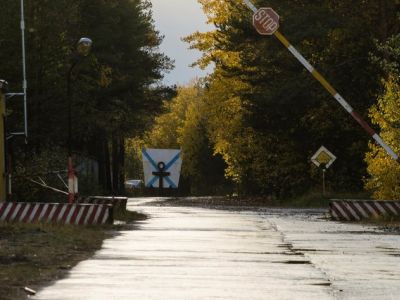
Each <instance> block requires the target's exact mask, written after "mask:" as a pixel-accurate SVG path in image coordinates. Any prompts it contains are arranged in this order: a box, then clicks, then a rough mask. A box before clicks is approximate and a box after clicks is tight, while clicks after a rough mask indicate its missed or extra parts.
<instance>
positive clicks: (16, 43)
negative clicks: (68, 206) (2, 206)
mask: <svg viewBox="0 0 400 300" xmlns="http://www.w3.org/2000/svg"><path fill="white" fill-rule="evenodd" d="M25 4H26V7H25V12H26V41H27V71H28V74H27V75H28V87H29V89H28V93H29V94H28V99H29V134H30V138H29V145H28V146H27V147H26V146H24V145H23V141H16V142H14V149H15V151H16V153H20V152H23V151H25V152H27V153H29V154H26V156H31V157H36V156H43V157H45V155H46V153H49V152H51V150H52V149H53V147H54V146H57V147H61V148H66V146H67V145H66V143H67V142H66V141H67V124H68V114H67V107H68V102H71V104H72V132H73V137H72V145H73V151H74V152H75V153H77V154H79V155H81V156H87V157H94V158H95V159H96V160H97V161H98V162H99V165H100V174H99V177H100V183H101V184H102V186H103V188H104V189H106V190H109V191H113V192H123V181H124V158H125V157H124V155H125V153H124V148H125V147H124V142H125V139H127V138H131V137H134V136H136V135H139V134H141V133H142V132H143V131H144V129H145V128H146V127H147V126H148V124H149V122H150V120H151V118H152V117H153V116H154V114H156V113H157V112H158V111H159V106H160V103H161V101H162V100H164V99H166V98H168V97H170V95H171V94H173V93H174V90H173V88H168V87H164V86H162V85H161V84H160V80H161V79H162V77H163V72H165V71H168V70H169V69H171V68H172V64H171V61H170V60H169V58H168V57H166V56H165V55H164V54H162V53H160V52H159V50H158V47H159V45H160V43H161V41H162V37H161V35H160V34H159V32H158V31H157V30H156V29H155V27H154V23H153V19H152V13H151V3H150V2H149V1H147V0H121V1H114V0H102V1H97V0H83V1H81V0H79V1H78V0H71V1H67V2H66V1H60V0H54V1H26V2H25ZM19 10H20V8H19V2H18V1H13V0H5V1H3V3H2V9H1V10H0V24H1V26H2V27H1V28H2V30H1V32H0V49H1V51H0V60H1V62H2V63H1V64H0V74H1V76H2V78H4V79H6V80H7V81H9V83H10V89H11V90H12V91H19V90H20V89H21V86H20V82H21V81H22V78H21V77H22V76H21V71H20V65H21V63H20V61H21V57H20V56H19V53H21V51H20V38H19V37H20V33H19ZM82 36H87V37H90V38H91V39H92V40H93V51H92V53H91V54H90V55H89V57H87V58H86V59H85V60H81V61H80V62H79V64H77V66H76V67H75V68H74V71H73V72H72V77H71V91H72V93H71V94H72V95H71V98H70V99H68V98H67V92H66V90H67V73H68V70H69V69H70V67H71V65H72V64H73V63H74V62H76V61H77V60H78V58H77V57H76V54H75V53H74V44H75V43H76V41H77V40H78V39H79V38H80V37H82ZM7 106H8V111H9V116H8V124H7V125H8V129H9V130H10V131H20V129H21V128H23V125H22V120H23V117H22V111H23V110H22V105H21V101H20V100H18V99H13V101H10V102H9V103H7ZM49 145H51V147H49ZM22 149H23V151H22ZM14 159H16V160H17V164H19V165H20V164H23V162H22V160H23V157H21V156H17V155H14ZM64 165H66V157H65V159H64ZM43 166H44V165H43ZM48 171H50V170H47V172H48ZM17 188H18V189H19V188H20V187H19V186H18V187H17ZM21 188H22V187H21Z"/></svg>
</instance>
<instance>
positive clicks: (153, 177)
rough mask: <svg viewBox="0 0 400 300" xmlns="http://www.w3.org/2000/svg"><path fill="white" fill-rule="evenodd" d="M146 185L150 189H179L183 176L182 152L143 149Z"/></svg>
mask: <svg viewBox="0 0 400 300" xmlns="http://www.w3.org/2000/svg"><path fill="white" fill-rule="evenodd" d="M142 156H143V170H144V179H145V180H144V183H145V186H146V187H148V188H174V189H176V188H178V186H179V177H180V174H181V167H182V158H181V151H180V150H174V149H143V150H142Z"/></svg>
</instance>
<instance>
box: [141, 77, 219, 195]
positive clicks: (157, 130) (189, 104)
mask: <svg viewBox="0 0 400 300" xmlns="http://www.w3.org/2000/svg"><path fill="white" fill-rule="evenodd" d="M163 108H164V112H163V113H162V114H161V115H159V116H158V117H156V118H155V122H154V125H153V127H152V129H151V130H149V131H148V132H147V133H146V134H145V137H144V143H145V146H146V147H151V148H173V149H181V150H182V159H183V165H182V177H183V180H182V183H183V188H182V189H183V190H185V189H189V190H190V192H191V193H192V194H197V195H204V194H216V193H219V192H221V187H222V188H223V187H224V184H226V182H225V180H224V176H223V175H224V173H223V170H224V163H223V161H222V159H221V157H220V156H219V155H213V154H214V153H213V147H212V144H211V142H210V137H209V133H208V122H209V118H208V116H209V115H208V112H207V107H206V102H205V99H204V87H203V86H202V84H201V82H192V83H191V84H190V85H188V86H183V87H179V88H178V93H177V96H176V97H175V98H174V99H172V101H170V102H164V107H163Z"/></svg>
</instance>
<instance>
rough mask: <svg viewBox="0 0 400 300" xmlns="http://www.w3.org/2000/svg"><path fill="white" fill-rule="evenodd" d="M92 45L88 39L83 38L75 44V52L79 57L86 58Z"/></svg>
mask: <svg viewBox="0 0 400 300" xmlns="http://www.w3.org/2000/svg"><path fill="white" fill-rule="evenodd" d="M92 44H93V42H92V40H91V39H89V38H87V37H83V38H81V39H80V40H79V41H78V43H77V44H76V51H77V52H78V54H79V55H81V56H88V55H89V53H90V50H91V49H92Z"/></svg>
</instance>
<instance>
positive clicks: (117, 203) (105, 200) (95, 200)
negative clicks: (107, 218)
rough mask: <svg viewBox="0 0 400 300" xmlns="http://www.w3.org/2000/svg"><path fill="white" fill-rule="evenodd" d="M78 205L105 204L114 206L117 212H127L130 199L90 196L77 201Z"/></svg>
mask: <svg viewBox="0 0 400 300" xmlns="http://www.w3.org/2000/svg"><path fill="white" fill-rule="evenodd" d="M76 202H77V203H89V204H104V205H112V206H113V208H114V209H116V210H126V204H127V202H128V197H112V196H89V197H87V198H82V199H77V200H76Z"/></svg>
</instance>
